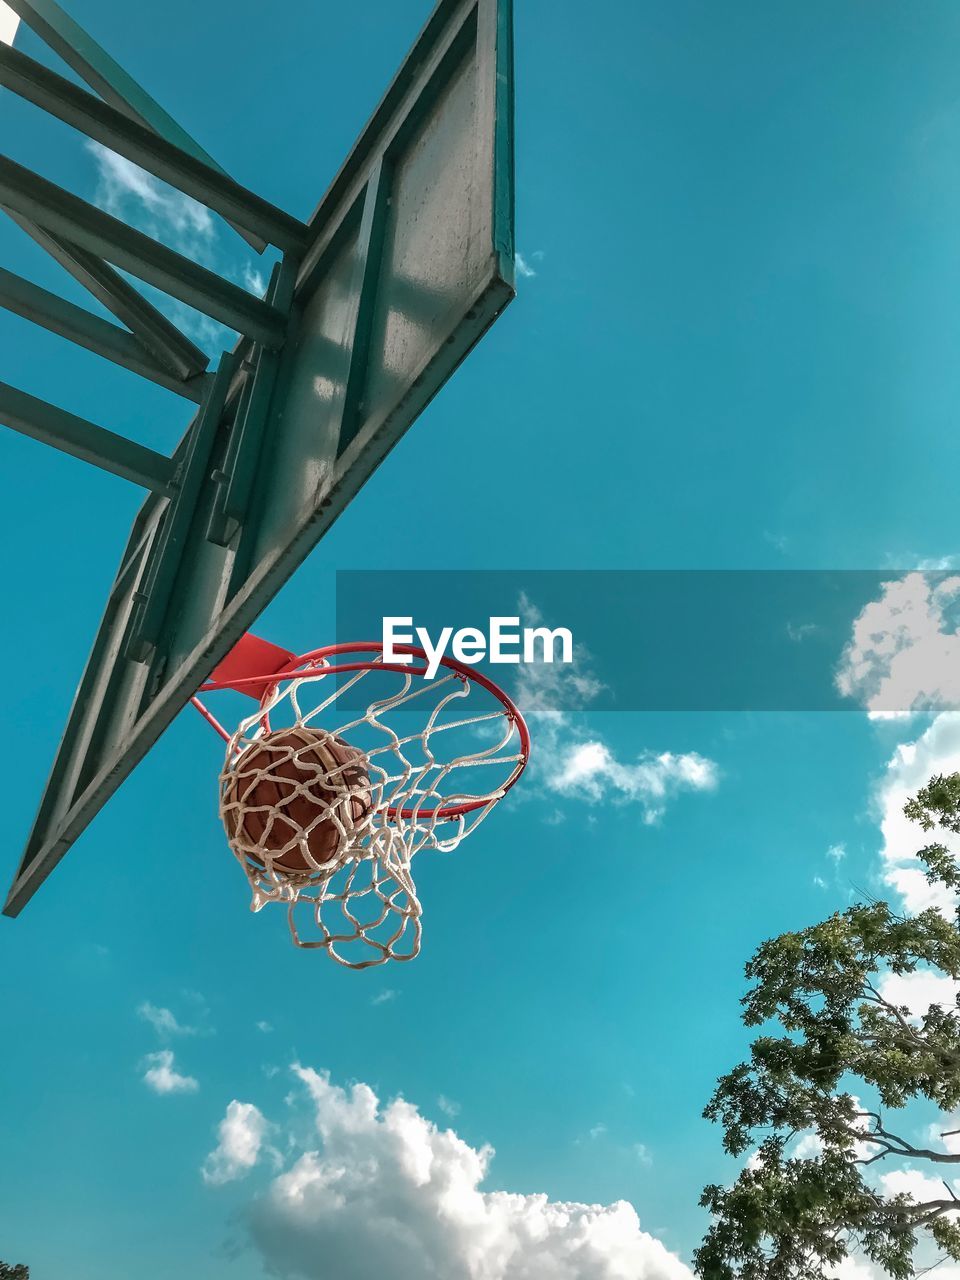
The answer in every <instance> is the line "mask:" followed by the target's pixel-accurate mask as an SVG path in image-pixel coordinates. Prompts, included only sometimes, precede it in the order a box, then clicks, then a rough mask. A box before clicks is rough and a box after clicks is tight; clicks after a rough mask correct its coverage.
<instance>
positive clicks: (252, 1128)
mask: <svg viewBox="0 0 960 1280" xmlns="http://www.w3.org/2000/svg"><path fill="white" fill-rule="evenodd" d="M268 1129H269V1125H268V1124H267V1121H266V1119H265V1118H264V1115H263V1112H262V1111H261V1110H260V1109H259V1108H258V1107H255V1106H254V1105H253V1103H252V1102H238V1101H237V1100H236V1099H234V1100H233V1102H231V1103H230V1104H229V1106H228V1107H227V1111H226V1114H225V1115H224V1117H223V1119H222V1120H221V1121H220V1125H219V1127H218V1129H217V1138H218V1139H219V1141H218V1143H217V1146H216V1147H215V1148H214V1150H213V1151H211V1152H210V1154H209V1155H208V1156H207V1158H206V1160H205V1161H204V1164H203V1168H202V1169H201V1171H200V1172H201V1174H202V1176H203V1180H204V1182H206V1183H207V1184H208V1185H210V1186H214V1187H219V1186H222V1185H223V1184H224V1183H225V1182H235V1181H236V1180H237V1179H238V1178H242V1177H243V1176H244V1175H245V1174H247V1173H249V1172H250V1170H251V1169H252V1168H253V1167H254V1165H255V1164H256V1163H257V1161H258V1160H259V1159H260V1154H261V1151H262V1149H263V1144H264V1139H265V1138H266V1135H267V1131H268Z"/></svg>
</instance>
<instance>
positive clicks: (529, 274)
mask: <svg viewBox="0 0 960 1280" xmlns="http://www.w3.org/2000/svg"><path fill="white" fill-rule="evenodd" d="M542 258H543V254H542V253H534V254H531V259H532V260H533V261H536V262H540V261H541V260H542ZM516 265H517V275H518V276H520V277H521V278H522V279H525V280H532V279H533V278H534V276H535V275H536V274H537V269H536V267H534V266H533V265H532V262H531V261H528V260H527V259H526V258H525V257H524V256H523V254H522V253H518V254H517V255H516Z"/></svg>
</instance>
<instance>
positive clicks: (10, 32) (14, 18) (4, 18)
mask: <svg viewBox="0 0 960 1280" xmlns="http://www.w3.org/2000/svg"><path fill="white" fill-rule="evenodd" d="M19 25H20V17H19V15H18V14H16V13H14V12H13V10H12V9H11V8H10V6H9V5H7V4H3V3H2V0H0V44H13V38H14V36H15V35H16V34H17V27H19Z"/></svg>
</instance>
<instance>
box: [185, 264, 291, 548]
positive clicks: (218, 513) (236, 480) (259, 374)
mask: <svg viewBox="0 0 960 1280" xmlns="http://www.w3.org/2000/svg"><path fill="white" fill-rule="evenodd" d="M296 275H297V263H296V261H295V260H293V259H292V258H289V257H287V258H284V259H283V261H282V262H278V263H276V264H275V265H274V268H273V273H272V275H271V276H270V283H269V285H268V287H267V292H266V295H265V298H266V301H267V302H268V303H269V304H270V305H271V306H272V307H274V308H275V309H276V310H278V311H282V312H283V313H284V314H288V313H289V311H290V308H291V306H292V305H293V290H294V285H295V284H296ZM255 351H256V356H255V363H254V365H253V371H252V373H248V375H247V378H246V382H245V384H244V387H243V391H242V392H241V399H240V405H239V408H238V411H237V417H236V421H235V422H234V425H233V429H232V431H231V433H230V442H229V444H228V446H227V454H226V457H225V458H224V462H223V466H222V468H221V471H220V472H219V474H218V475H217V476H215V477H214V478H215V480H216V481H217V494H216V497H215V498H214V503H213V510H212V511H211V512H210V520H209V523H208V525H207V540H208V541H209V542H212V543H214V545H215V546H218V547H226V546H229V544H230V542H231V541H232V540H233V538H234V536H235V535H236V533H237V531H238V530H239V529H240V527H241V525H242V524H243V521H244V518H245V516H246V513H247V504H248V503H249V501H250V491H251V489H252V487H253V480H254V475H255V473H256V467H257V462H258V460H259V457H260V450H261V448H262V445H263V438H264V434H265V432H266V425H267V418H268V417H269V414H270V406H271V402H272V400H273V388H274V385H275V384H276V380H277V372H278V370H279V368H280V356H279V354H278V353H277V352H276V351H270V350H268V349H267V348H265V347H263V346H257V347H256V348H255Z"/></svg>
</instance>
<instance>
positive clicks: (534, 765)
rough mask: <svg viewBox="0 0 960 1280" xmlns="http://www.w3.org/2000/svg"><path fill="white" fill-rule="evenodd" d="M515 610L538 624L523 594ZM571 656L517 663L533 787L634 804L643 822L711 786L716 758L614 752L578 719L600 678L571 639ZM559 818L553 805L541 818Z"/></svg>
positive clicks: (540, 622)
mask: <svg viewBox="0 0 960 1280" xmlns="http://www.w3.org/2000/svg"><path fill="white" fill-rule="evenodd" d="M518 611H519V612H520V613H521V614H522V616H523V620H524V624H525V625H528V626H540V625H543V623H544V618H543V615H542V614H541V612H540V610H539V609H538V608H537V606H536V605H534V604H533V603H532V602H531V601H530V600H529V599H528V598H527V597H526V596H521V598H520V601H519V606H518ZM573 658H574V660H573V662H572V663H544V662H541V663H525V664H523V665H522V666H520V667H518V669H517V682H516V701H517V705H518V706H519V707H520V710H521V711H522V712H523V714H524V717H525V718H526V720H527V722H528V723H529V725H530V727H531V733H532V735H533V736H534V738H535V741H536V744H537V750H536V753H535V754H534V755H533V757H532V760H531V767H530V770H529V773H530V782H531V783H532V784H533V787H534V788H537V787H539V789H540V790H541V791H545V792H547V793H551V794H553V795H554V796H562V797H564V798H567V799H576V800H579V801H582V802H586V803H587V804H589V805H593V804H601V803H613V804H637V805H639V806H640V807H641V809H642V811H643V820H644V822H646V823H654V822H658V821H659V820H660V818H661V817H662V816H663V814H664V812H665V811H666V806H667V804H668V803H669V802H670V801H671V800H672V799H674V798H675V797H676V796H677V795H679V794H680V793H681V792H683V791H712V790H713V789H714V788H715V787H716V786H717V783H718V780H719V769H718V767H717V765H716V763H715V762H714V761H712V760H709V759H708V758H707V757H706V756H702V755H700V754H698V753H697V752H695V751H690V752H681V753H674V752H670V751H662V752H655V751H651V750H644V751H641V752H639V753H638V754H637V755H636V756H635V757H634V758H633V759H628V760H621V759H619V758H618V757H617V755H616V754H615V753H614V751H613V750H612V748H611V747H610V746H609V745H608V744H607V743H606V742H604V741H603V739H602V738H601V737H600V736H599V735H598V734H597V733H595V732H589V733H588V732H587V731H586V730H585V729H583V728H581V727H579V725H578V723H577V719H576V716H577V713H579V712H582V711H584V710H586V709H587V708H588V707H589V705H590V704H591V703H592V702H593V701H595V699H596V698H597V697H598V696H599V695H600V694H601V693H602V692H603V689H604V686H603V684H602V683H601V682H600V680H599V679H598V678H597V677H596V676H595V674H594V673H593V670H592V668H591V664H590V655H589V653H588V652H587V651H586V650H585V649H584V647H583V646H582V645H575V646H574V654H573ZM529 789H530V788H529V784H528V787H527V790H529ZM561 818H562V815H560V814H559V811H558V810H556V809H554V810H553V811H552V812H551V814H550V815H549V816H548V817H547V818H546V819H545V821H546V822H548V823H550V824H551V825H552V824H555V823H557V822H558V821H560V820H561Z"/></svg>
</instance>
